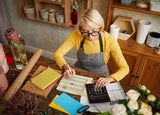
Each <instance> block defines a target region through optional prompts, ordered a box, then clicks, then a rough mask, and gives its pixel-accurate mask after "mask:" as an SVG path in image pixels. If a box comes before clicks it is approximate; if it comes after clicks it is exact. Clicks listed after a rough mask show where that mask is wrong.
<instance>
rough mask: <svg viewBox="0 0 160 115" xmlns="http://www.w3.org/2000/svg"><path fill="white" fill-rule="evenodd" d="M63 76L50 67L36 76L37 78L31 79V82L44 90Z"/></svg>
mask: <svg viewBox="0 0 160 115" xmlns="http://www.w3.org/2000/svg"><path fill="white" fill-rule="evenodd" d="M60 76H61V74H60V73H58V72H57V71H55V70H54V69H52V68H50V67H48V68H47V69H45V70H44V71H42V72H41V73H40V74H38V75H36V76H35V77H33V78H31V82H32V83H33V84H34V85H35V86H37V87H38V88H40V89H42V90H44V89H45V88H47V87H48V86H49V85H50V84H51V83H53V82H54V81H55V80H57V79H58V78H59V77H60Z"/></svg>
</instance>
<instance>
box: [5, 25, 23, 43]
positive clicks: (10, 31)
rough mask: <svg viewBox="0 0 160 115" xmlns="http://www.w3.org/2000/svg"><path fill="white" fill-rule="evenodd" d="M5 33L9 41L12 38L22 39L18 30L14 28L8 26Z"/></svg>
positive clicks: (15, 39)
mask: <svg viewBox="0 0 160 115" xmlns="http://www.w3.org/2000/svg"><path fill="white" fill-rule="evenodd" d="M4 34H5V36H6V39H7V40H8V42H10V41H11V40H14V41H19V40H20V38H19V36H18V34H17V33H16V31H15V30H14V29H13V28H8V29H7V30H6V31H5V33H4Z"/></svg>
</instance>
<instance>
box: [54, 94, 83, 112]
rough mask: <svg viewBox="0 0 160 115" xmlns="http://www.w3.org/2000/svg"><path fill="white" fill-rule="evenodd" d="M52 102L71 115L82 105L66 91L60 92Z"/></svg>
mask: <svg viewBox="0 0 160 115" xmlns="http://www.w3.org/2000/svg"><path fill="white" fill-rule="evenodd" d="M54 102H55V103H56V104H57V105H59V106H61V107H62V108H63V109H65V110H66V111H68V112H69V113H70V114H71V115H76V114H77V110H78V109H79V108H80V107H82V106H83V104H81V103H80V102H79V101H77V100H76V99H74V98H72V97H71V96H69V95H68V94H66V93H62V94H61V95H60V96H59V97H58V98H56V99H55V100H54Z"/></svg>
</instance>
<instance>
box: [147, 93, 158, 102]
mask: <svg viewBox="0 0 160 115" xmlns="http://www.w3.org/2000/svg"><path fill="white" fill-rule="evenodd" d="M147 100H148V101H153V102H154V101H155V100H156V97H155V96H154V95H152V94H150V95H148V96H147Z"/></svg>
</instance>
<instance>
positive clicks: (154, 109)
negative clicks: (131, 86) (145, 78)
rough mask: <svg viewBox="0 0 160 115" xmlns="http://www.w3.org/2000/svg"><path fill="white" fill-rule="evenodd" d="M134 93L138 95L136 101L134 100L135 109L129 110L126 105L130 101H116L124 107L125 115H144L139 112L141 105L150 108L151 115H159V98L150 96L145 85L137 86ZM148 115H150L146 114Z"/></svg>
mask: <svg viewBox="0 0 160 115" xmlns="http://www.w3.org/2000/svg"><path fill="white" fill-rule="evenodd" d="M136 91H137V92H139V93H140V96H139V97H138V100H136V102H137V104H138V107H137V108H136V109H134V110H133V109H132V110H131V109H130V107H129V105H128V103H129V101H130V100H129V99H128V98H126V99H123V100H119V101H118V104H123V105H124V106H125V107H126V112H127V115H144V114H142V113H141V112H140V109H141V108H142V104H143V105H144V104H145V105H147V106H150V108H151V113H152V114H153V115H160V97H156V96H155V95H153V94H151V92H150V90H149V89H147V88H146V86H145V85H139V86H138V87H137V89H136ZM133 106H135V105H133ZM148 115H150V114H149V113H148Z"/></svg>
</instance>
